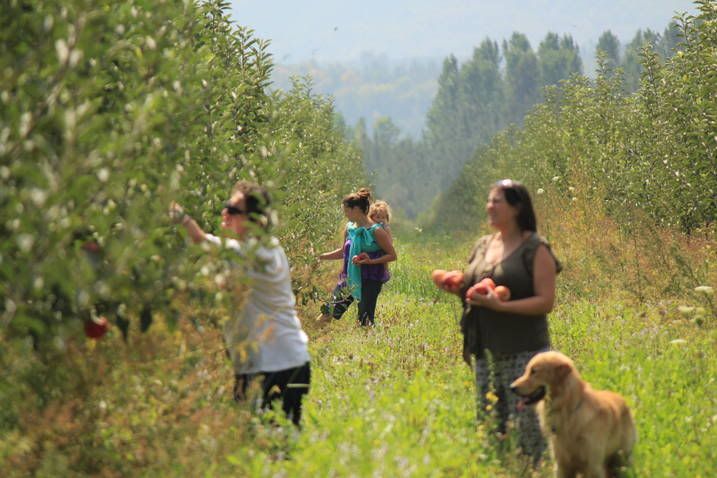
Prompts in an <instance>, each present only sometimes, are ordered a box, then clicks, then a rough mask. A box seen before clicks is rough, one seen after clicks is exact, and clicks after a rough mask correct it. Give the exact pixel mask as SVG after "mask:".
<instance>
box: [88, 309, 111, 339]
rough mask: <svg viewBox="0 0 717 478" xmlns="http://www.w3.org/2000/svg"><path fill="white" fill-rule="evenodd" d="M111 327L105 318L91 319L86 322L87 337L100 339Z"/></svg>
mask: <svg viewBox="0 0 717 478" xmlns="http://www.w3.org/2000/svg"><path fill="white" fill-rule="evenodd" d="M109 327H110V323H109V322H108V321H107V318H106V317H105V316H102V315H101V316H99V317H97V318H96V319H95V318H90V319H88V320H86V321H85V335H86V336H87V337H88V338H90V339H99V338H100V337H102V336H103V335H105V334H106V333H107V329H109Z"/></svg>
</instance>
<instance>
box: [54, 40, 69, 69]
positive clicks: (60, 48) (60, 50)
mask: <svg viewBox="0 0 717 478" xmlns="http://www.w3.org/2000/svg"><path fill="white" fill-rule="evenodd" d="M55 51H56V52H57V60H58V61H59V62H60V63H61V64H62V63H65V62H66V61H67V58H69V56H70V49H69V48H68V47H67V42H66V41H65V40H63V39H62V38H60V39H59V40H57V41H56V42H55Z"/></svg>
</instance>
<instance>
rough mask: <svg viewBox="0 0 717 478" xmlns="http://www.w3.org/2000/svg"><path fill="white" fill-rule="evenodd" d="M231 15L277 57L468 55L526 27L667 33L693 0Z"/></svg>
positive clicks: (327, 1)
mask: <svg viewBox="0 0 717 478" xmlns="http://www.w3.org/2000/svg"><path fill="white" fill-rule="evenodd" d="M232 6H233V10H232V11H233V16H234V19H235V20H236V21H237V22H238V23H239V24H242V25H246V26H249V27H251V28H253V29H254V30H255V31H256V34H257V36H259V37H260V38H266V39H270V40H271V48H270V51H271V52H272V53H273V54H274V58H275V60H276V61H277V62H279V63H297V62H301V61H304V60H308V59H312V58H313V59H315V60H319V61H345V60H355V59H357V58H358V57H359V56H360V55H361V53H363V52H371V53H379V54H381V53H383V54H386V55H387V56H388V57H390V58H394V59H400V58H408V57H439V58H443V57H445V56H446V55H448V54H449V53H453V54H455V55H457V56H458V57H466V56H468V55H469V54H470V53H471V51H472V49H473V47H474V46H476V45H478V44H479V43H480V41H481V40H483V39H484V38H485V37H486V36H488V37H490V38H492V39H494V40H502V39H503V38H507V37H509V36H510V34H511V33H512V32H513V31H519V32H522V33H525V34H526V35H527V36H528V38H529V40H530V42H531V44H532V45H533V48H536V47H537V45H538V43H539V42H540V40H541V39H542V38H543V37H544V36H545V33H546V32H548V31H554V32H557V33H560V34H563V33H570V34H572V35H573V38H574V39H575V40H576V41H577V42H578V44H580V45H587V44H594V43H595V42H596V40H597V38H598V37H599V36H600V34H601V33H602V32H603V31H605V30H607V29H610V30H612V32H613V33H615V34H616V35H617V36H618V38H620V40H621V41H622V42H626V41H629V40H630V39H631V38H632V36H633V35H634V34H635V32H636V31H637V29H639V28H643V29H644V28H651V29H653V30H656V31H658V32H662V31H663V29H664V28H665V26H666V25H667V24H668V22H669V21H670V19H671V18H672V16H673V15H674V14H675V12H677V11H679V12H682V11H688V12H692V13H694V12H695V10H696V9H695V7H694V5H693V3H692V2H691V1H688V0H473V1H471V0H433V1H431V0H361V1H338V0H232Z"/></svg>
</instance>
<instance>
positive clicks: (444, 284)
mask: <svg viewBox="0 0 717 478" xmlns="http://www.w3.org/2000/svg"><path fill="white" fill-rule="evenodd" d="M431 277H432V279H433V282H434V283H435V284H436V287H438V288H439V289H443V290H445V291H447V292H450V293H451V294H458V293H459V292H460V290H461V288H462V287H463V272H461V271H458V270H455V271H445V270H443V269H436V270H434V271H433V272H432V273H431Z"/></svg>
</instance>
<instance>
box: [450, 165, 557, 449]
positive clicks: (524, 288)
mask: <svg viewBox="0 0 717 478" xmlns="http://www.w3.org/2000/svg"><path fill="white" fill-rule="evenodd" d="M486 212H487V215H488V221H489V223H490V225H491V227H492V228H493V229H495V230H496V232H495V233H494V234H492V235H488V236H484V237H481V238H480V239H479V240H478V242H477V243H476V245H475V247H474V248H473V251H472V253H471V256H470V258H469V260H468V267H467V268H466V270H465V272H464V275H463V284H462V286H461V287H460V288H458V287H456V288H455V289H454V290H450V292H454V293H456V294H459V296H460V297H461V299H462V301H463V305H464V313H463V316H462V318H461V331H462V332H463V356H464V359H466V361H467V362H468V363H469V364H470V363H472V359H473V358H475V374H476V387H477V391H478V405H479V411H478V414H479V417H483V416H485V415H484V414H485V413H486V412H487V411H488V412H490V411H494V412H496V415H497V416H496V419H497V431H498V433H499V434H500V435H501V436H503V435H504V434H505V433H506V430H507V429H508V427H507V423H508V421H509V420H514V421H515V422H516V425H517V429H518V443H519V445H520V447H521V449H522V451H523V452H524V453H525V454H526V455H528V456H530V457H531V458H532V459H533V461H534V463H537V462H538V461H539V460H540V457H541V455H542V453H543V451H544V449H545V442H544V440H543V438H542V435H541V433H540V428H539V425H538V420H537V417H536V415H535V412H534V410H533V409H532V407H531V408H528V409H525V410H522V411H518V410H517V409H516V406H517V402H518V400H517V399H518V397H517V396H516V395H514V394H512V393H511V392H510V383H511V382H512V381H513V380H514V379H515V378H516V377H518V376H520V375H521V374H522V373H523V370H524V367H525V365H526V363H527V362H528V361H529V360H530V358H531V357H532V356H533V355H535V354H536V353H538V352H541V351H543V350H546V349H548V348H550V337H549V334H548V322H547V313H548V312H550V311H551V310H552V308H553V303H554V301H555V279H556V275H557V273H558V272H559V271H560V269H561V266H560V263H559V262H558V260H557V259H556V258H555V256H553V253H552V251H551V250H550V246H549V244H548V243H547V242H546V241H545V240H544V239H543V238H541V237H540V236H539V235H538V234H537V232H536V231H537V221H536V218H535V212H534V210H533V205H532V201H531V199H530V195H529V193H528V190H527V189H526V188H525V186H523V185H522V184H520V183H518V182H516V181H512V180H509V179H506V180H502V181H499V182H497V183H496V184H495V185H494V186H493V187H492V188H491V190H490V193H489V196H488V202H487V204H486ZM487 277H489V278H491V279H492V280H493V281H494V282H495V284H496V285H503V286H506V287H507V288H508V289H509V290H510V300H507V301H502V300H500V299H499V298H498V296H497V295H496V294H495V293H493V292H489V293H488V294H487V295H480V294H474V295H472V298H471V299H469V300H466V298H465V293H466V291H467V290H468V289H469V288H470V286H471V285H473V284H475V283H477V282H479V281H481V280H482V279H485V278H487ZM496 398H497V401H496V400H495V399H496Z"/></svg>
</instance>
